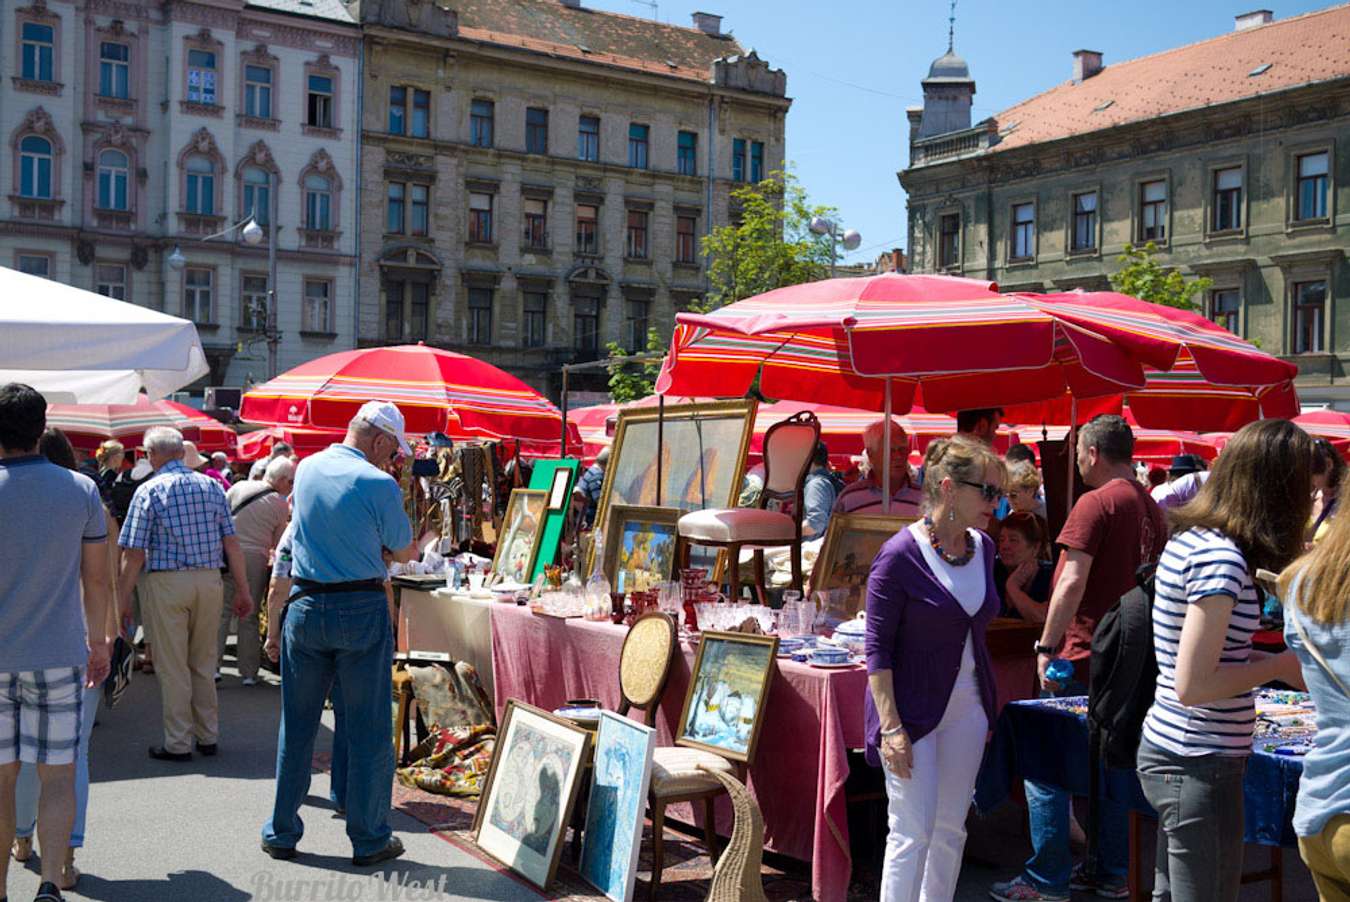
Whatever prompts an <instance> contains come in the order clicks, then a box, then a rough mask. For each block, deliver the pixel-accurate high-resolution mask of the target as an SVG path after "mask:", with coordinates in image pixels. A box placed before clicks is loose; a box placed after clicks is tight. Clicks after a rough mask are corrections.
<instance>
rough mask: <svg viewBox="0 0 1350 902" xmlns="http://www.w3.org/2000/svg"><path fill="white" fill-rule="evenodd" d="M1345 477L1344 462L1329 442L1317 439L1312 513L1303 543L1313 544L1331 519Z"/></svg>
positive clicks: (1314, 445)
mask: <svg viewBox="0 0 1350 902" xmlns="http://www.w3.org/2000/svg"><path fill="white" fill-rule="evenodd" d="M1344 476H1345V461H1344V460H1343V459H1342V458H1341V455H1340V454H1339V453H1337V451H1336V448H1335V446H1334V445H1332V444H1331V442H1329V441H1327V440H1326V439H1324V438H1319V439H1317V440H1316V441H1314V442H1313V467H1312V482H1313V512H1312V521H1311V523H1310V525H1309V526H1308V532H1307V535H1306V536H1305V541H1308V542H1313V541H1316V540H1317V539H1318V538H1319V535H1318V532H1319V530H1320V531H1321V532H1323V533H1325V530H1323V529H1322V526H1323V524H1325V523H1326V522H1327V521H1328V520H1330V519H1331V518H1332V517H1334V516H1336V508H1337V506H1338V503H1339V502H1340V489H1341V481H1342V479H1343V477H1344Z"/></svg>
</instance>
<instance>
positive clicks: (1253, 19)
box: [1233, 9, 1275, 31]
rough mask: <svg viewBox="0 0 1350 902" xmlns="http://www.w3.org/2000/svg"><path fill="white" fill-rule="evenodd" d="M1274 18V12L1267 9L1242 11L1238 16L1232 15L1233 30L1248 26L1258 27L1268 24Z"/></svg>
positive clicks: (1243, 28) (1243, 29)
mask: <svg viewBox="0 0 1350 902" xmlns="http://www.w3.org/2000/svg"><path fill="white" fill-rule="evenodd" d="M1274 19H1275V14H1274V13H1273V12H1271V11H1270V10H1268V9H1254V10H1252V11H1251V12H1249V13H1243V14H1242V15H1240V16H1234V17H1233V30H1234V31H1246V30H1247V29H1248V28H1258V27H1260V26H1262V25H1269V24H1270V23H1271V22H1272V21H1274Z"/></svg>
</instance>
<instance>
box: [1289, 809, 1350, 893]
mask: <svg viewBox="0 0 1350 902" xmlns="http://www.w3.org/2000/svg"><path fill="white" fill-rule="evenodd" d="M1298 851H1299V854H1300V855H1302V856H1303V862H1304V863H1305V864H1307V865H1308V870H1310V871H1312V876H1313V883H1315V884H1316V885H1317V895H1318V896H1319V897H1320V898H1321V900H1322V902H1350V815H1346V814H1340V815H1337V816H1336V817H1333V818H1332V819H1331V820H1329V821H1327V825H1326V826H1325V827H1323V828H1322V832H1321V833H1319V834H1317V835H1316V836H1300V837H1299V838H1298Z"/></svg>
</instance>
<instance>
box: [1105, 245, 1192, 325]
mask: <svg viewBox="0 0 1350 902" xmlns="http://www.w3.org/2000/svg"><path fill="white" fill-rule="evenodd" d="M1157 253H1158V246H1157V245H1156V244H1154V243H1153V242H1152V241H1150V242H1148V243H1147V244H1145V245H1144V246H1143V247H1135V246H1134V245H1133V244H1127V245H1125V253H1123V254H1121V255H1120V256H1119V257H1117V258H1116V259H1117V260H1118V261H1119V262H1120V263H1121V264H1122V268H1121V269H1119V270H1117V271H1116V272H1114V273H1112V274H1111V287H1112V288H1113V289H1114V290H1116V291H1118V292H1120V293H1121V294H1128V295H1130V296H1131V297H1136V298H1139V299H1140V300H1141V301H1150V302H1152V303H1154V304H1162V305H1164V306H1166V307H1177V308H1179V309H1181V310H1192V311H1196V312H1199V311H1200V310H1201V309H1202V304H1201V303H1200V301H1199V300H1197V296H1199V295H1202V294H1203V293H1204V292H1206V291H1208V290H1209V288H1210V286H1212V285H1213V284H1214V280H1213V279H1210V278H1206V277H1200V278H1195V279H1187V278H1186V277H1185V276H1183V275H1182V274H1181V272H1180V270H1178V269H1176V268H1175V267H1167V266H1163V265H1162V264H1161V263H1159V262H1158V260H1157Z"/></svg>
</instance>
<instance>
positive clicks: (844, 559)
mask: <svg viewBox="0 0 1350 902" xmlns="http://www.w3.org/2000/svg"><path fill="white" fill-rule="evenodd" d="M913 522H914V518H913V517H884V516H881V515H879V514H835V515H834V516H832V517H830V525H829V526H828V527H827V528H826V530H825V541H824V543H823V544H822V545H821V546H820V555H819V556H818V557H817V558H816V566H815V568H814V569H813V570H812V571H811V591H812V592H820V591H828V590H831V589H838V590H841V591H843V590H846V591H847V593H848V594H847V596H846V597H845V599H844V601H843V604H842V605H840V606H839V607H840V609H841V610H842V611H844V612H845V613H847V614H848V615H849V616H850V617H852V616H853V615H854V614H857V613H858V612H859V611H861V610H862V609H863V607H864V606H865V605H866V603H867V574H868V573H869V572H870V571H871V569H872V560H873V558H875V557H876V556H877V553H878V552H879V551H881V546H882V545H884V544H886V540H887V539H889V538H890V537H891V536H893V535H895V534H896V533H897V532H899V531H900V530H902V529H904V528H905V527H906V526H908V525H909V524H911V523H913Z"/></svg>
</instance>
